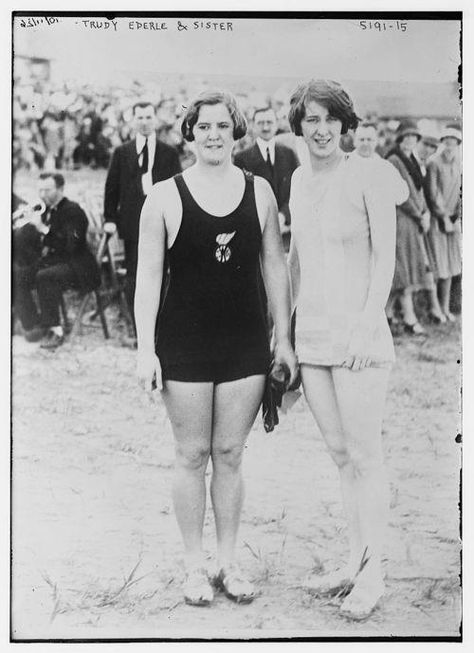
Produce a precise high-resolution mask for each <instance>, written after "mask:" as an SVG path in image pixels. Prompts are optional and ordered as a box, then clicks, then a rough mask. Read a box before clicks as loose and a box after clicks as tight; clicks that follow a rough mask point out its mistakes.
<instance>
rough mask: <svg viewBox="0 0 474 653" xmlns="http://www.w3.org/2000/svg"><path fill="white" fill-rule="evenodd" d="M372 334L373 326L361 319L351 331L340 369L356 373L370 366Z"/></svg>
mask: <svg viewBox="0 0 474 653" xmlns="http://www.w3.org/2000/svg"><path fill="white" fill-rule="evenodd" d="M373 333H374V328H373V325H372V324H369V322H368V321H367V320H364V319H361V320H359V321H358V322H357V324H356V325H355V326H354V329H353V331H352V334H351V337H350V340H349V347H348V351H347V356H346V358H345V360H344V362H343V363H342V367H348V368H349V369H351V370H352V371H353V372H357V371H359V370H363V369H365V368H366V367H369V366H370V364H371V362H372V360H371V358H370V356H369V352H370V344H371V341H372V338H373Z"/></svg>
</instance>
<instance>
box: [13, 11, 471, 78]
mask: <svg viewBox="0 0 474 653" xmlns="http://www.w3.org/2000/svg"><path fill="white" fill-rule="evenodd" d="M109 18H110V20H107V19H106V18H105V17H104V18H103V17H99V16H92V15H91V16H84V15H82V16H68V17H59V16H58V17H57V18H56V20H52V19H49V21H47V20H46V19H45V18H42V17H40V16H36V17H34V18H32V19H30V20H28V18H26V17H17V18H16V19H15V22H14V31H13V39H14V51H15V53H17V54H21V55H28V56H37V57H45V58H51V59H52V60H53V66H54V71H55V75H56V76H57V77H58V79H78V80H89V81H104V80H113V77H114V73H118V72H123V71H130V72H157V73H164V74H167V73H180V74H185V75H195V74H196V75H211V74H215V75H241V76H242V75H249V76H266V75H268V76H281V77H299V78H305V77H331V78H334V79H346V80H347V79H353V80H384V81H394V82H395V81H396V82H453V81H456V79H457V67H458V65H459V63H460V53H459V39H460V23H459V22H458V21H445V20H421V21H420V20H405V21H401V20H394V19H391V20H387V19H386V20H379V21H375V20H373V19H372V20H369V19H365V18H364V16H363V15H360V16H358V17H356V18H351V19H330V20H321V19H269V18H256V19H254V18H251V19H242V18H193V17H185V18H181V19H180V18H179V17H172V18H170V17H163V18H160V17H157V16H154V17H137V16H133V17H124V16H121V17H113V16H109ZM48 23H49V24H48Z"/></svg>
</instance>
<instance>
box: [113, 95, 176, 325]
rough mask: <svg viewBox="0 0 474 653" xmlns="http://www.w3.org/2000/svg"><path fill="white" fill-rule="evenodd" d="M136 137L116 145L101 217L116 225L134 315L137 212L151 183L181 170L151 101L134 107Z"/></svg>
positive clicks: (130, 306)
mask: <svg viewBox="0 0 474 653" xmlns="http://www.w3.org/2000/svg"><path fill="white" fill-rule="evenodd" d="M133 123H134V129H135V138H134V139H133V140H131V141H129V142H127V143H124V144H123V145H120V146H119V147H117V148H116V150H115V151H114V153H113V155H112V160H111V162H110V167H109V170H108V173H107V179H106V182H105V194H104V219H105V221H106V222H113V223H115V224H116V225H117V228H118V235H119V237H120V238H122V239H123V243H124V253H125V267H126V269H127V285H126V295H127V303H128V306H129V309H130V313H131V315H132V317H133V298H134V295H135V282H136V274H137V256H138V235H139V225H140V213H141V210H142V206H143V202H144V201H145V197H146V196H147V195H148V193H149V192H150V190H151V188H152V186H153V184H156V182H158V181H163V180H164V179H169V178H170V177H173V175H175V174H177V173H178V172H181V165H180V162H179V157H178V153H177V151H176V150H175V149H174V148H173V147H171V146H169V145H167V144H165V143H162V142H161V141H159V140H158V139H157V137H156V131H155V130H156V112H155V107H154V106H153V104H152V103H151V102H147V101H143V102H137V103H135V105H134V106H133Z"/></svg>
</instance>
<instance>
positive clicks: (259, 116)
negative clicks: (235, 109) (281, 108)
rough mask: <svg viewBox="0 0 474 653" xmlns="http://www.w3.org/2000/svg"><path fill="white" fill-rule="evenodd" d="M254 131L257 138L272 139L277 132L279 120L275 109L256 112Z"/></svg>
mask: <svg viewBox="0 0 474 653" xmlns="http://www.w3.org/2000/svg"><path fill="white" fill-rule="evenodd" d="M254 132H255V136H256V137H257V138H261V139H262V140H264V141H269V140H271V139H272V138H273V137H274V136H275V134H276V132H277V121H276V116H275V112H274V111H273V109H268V110H267V111H259V112H258V113H256V114H255V119H254Z"/></svg>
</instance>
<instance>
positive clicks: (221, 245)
mask: <svg viewBox="0 0 474 653" xmlns="http://www.w3.org/2000/svg"><path fill="white" fill-rule="evenodd" d="M235 234H236V232H235V231H233V232H232V233H230V234H218V235H217V236H216V243H217V247H216V251H215V252H214V256H215V257H216V261H218V262H219V263H227V262H228V261H229V259H230V257H231V256H232V250H231V248H230V247H229V244H228V243H230V241H231V240H232V238H233V237H234V236H235Z"/></svg>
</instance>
